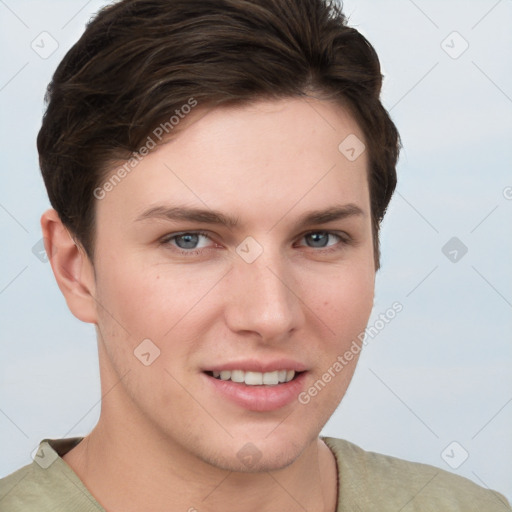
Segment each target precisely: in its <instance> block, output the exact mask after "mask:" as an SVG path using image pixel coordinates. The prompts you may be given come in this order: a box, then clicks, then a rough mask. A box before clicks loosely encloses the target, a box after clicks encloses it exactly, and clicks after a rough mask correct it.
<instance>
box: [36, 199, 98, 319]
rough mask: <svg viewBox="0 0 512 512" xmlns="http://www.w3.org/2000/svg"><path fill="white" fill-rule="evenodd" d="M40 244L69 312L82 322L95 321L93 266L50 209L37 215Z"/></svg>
mask: <svg viewBox="0 0 512 512" xmlns="http://www.w3.org/2000/svg"><path fill="white" fill-rule="evenodd" d="M41 227H42V230H43V239H44V247H45V250H46V254H47V256H48V259H49V261H50V264H51V266H52V270H53V274H54V275H55V279H56V280H57V284H58V285H59V288H60V291H61V292H62V294H63V295H64V298H65V299H66V302H67V305H68V307H69V309H70V310H71V313H73V315H75V316H76V317H77V318H78V319H79V320H82V322H88V323H93V324H95V323H96V322H97V314H96V301H95V299H94V297H95V279H94V267H93V265H92V262H91V261H90V260H89V258H88V256H87V254H86V252H85V250H84V249H83V247H82V246H80V245H79V244H78V243H75V241H74V240H73V238H72V237H71V235H70V234H69V231H68V230H67V229H66V227H65V226H64V224H62V221H61V220H60V217H59V214H58V213H57V212H56V211H55V210H53V209H50V210H48V211H46V212H45V213H43V215H42V217H41Z"/></svg>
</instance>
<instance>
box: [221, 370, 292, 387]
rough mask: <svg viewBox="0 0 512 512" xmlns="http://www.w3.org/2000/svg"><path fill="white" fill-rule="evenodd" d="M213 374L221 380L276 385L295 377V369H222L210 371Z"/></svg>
mask: <svg viewBox="0 0 512 512" xmlns="http://www.w3.org/2000/svg"><path fill="white" fill-rule="evenodd" d="M212 373H213V376H214V377H215V378H216V379H218V378H220V379H221V380H232V381H233V382H238V383H242V382H244V383H245V384H246V385H247V386H261V385H265V386H276V385H277V384H280V383H283V382H290V381H291V380H292V379H293V378H294V377H295V370H276V371H273V372H265V373H261V372H245V371H244V370H232V371H230V370H222V371H220V372H219V371H215V372H212Z"/></svg>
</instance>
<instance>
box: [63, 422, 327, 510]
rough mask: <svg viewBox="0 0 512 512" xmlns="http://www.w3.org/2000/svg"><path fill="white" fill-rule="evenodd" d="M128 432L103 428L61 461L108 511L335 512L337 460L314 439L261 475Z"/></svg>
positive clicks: (102, 424)
mask: <svg viewBox="0 0 512 512" xmlns="http://www.w3.org/2000/svg"><path fill="white" fill-rule="evenodd" d="M132 433H133V429H129V430H128V431H127V430H124V432H123V433H119V429H116V433H115V435H111V433H110V429H109V426H108V425H107V424H106V422H105V421H103V420H100V421H99V422H98V425H97V426H96V427H95V429H94V430H93V431H92V432H91V433H90V434H89V435H88V436H87V437H85V438H84V440H83V441H82V442H81V443H80V444H78V446H76V447H75V448H74V449H73V450H71V451H70V452H68V454H66V455H65V456H64V460H65V462H66V463H67V464H68V465H69V466H71V468H72V469H73V470H74V471H75V473H76V474H77V475H78V477H79V478H80V479H81V480H82V482H83V483H84V484H85V486H86V487H87V488H88V489H89V491H90V492H91V494H92V495H93V496H94V497H95V499H96V500H97V501H98V503H100V505H102V506H103V508H104V509H105V510H107V511H114V510H125V511H126V512H129V511H132V510H133V511H140V510H144V509H146V510H148V509H150V510H152V511H155V512H159V511H162V512H163V511H168V510H169V508H170V505H172V506H171V508H172V510H183V511H189V512H196V511H197V512H202V511H203V510H229V509H230V507H231V506H232V504H233V503H236V504H237V510H240V511H244V512H252V511H258V512H266V511H270V510H287V511H301V512H302V511H304V510H308V511H318V512H320V511H322V512H334V511H335V510H336V502H337V484H336V482H337V469H336V462H335V459H334V455H333V454H332V453H331V451H330V449H329V448H328V447H327V446H326V445H325V444H324V443H323V441H321V440H320V439H315V440H314V441H313V442H312V443H311V444H310V445H309V446H308V447H306V449H305V450H304V451H303V453H302V454H301V455H300V457H299V458H298V459H296V460H295V461H294V462H293V463H292V464H290V465H289V466H288V467H286V468H283V469H280V470H276V471H268V472H261V473H236V472H230V471H225V470H222V469H219V468H217V467H215V466H212V465H210V464H208V463H205V462H203V461H201V460H198V459H197V458H195V457H194V456H191V455H190V454H187V453H183V452H182V450H180V449H179V447H176V446H173V445H172V443H170V442H168V441H164V440H162V439H154V440H153V441H149V440H148V438H147V437H144V436H142V437H133V436H132Z"/></svg>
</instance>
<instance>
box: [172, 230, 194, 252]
mask: <svg viewBox="0 0 512 512" xmlns="http://www.w3.org/2000/svg"><path fill="white" fill-rule="evenodd" d="M198 241H199V235H195V234H193V233H187V234H185V235H180V236H177V237H176V245H177V246H178V247H179V248H180V249H195V246H196V245H197V243H198ZM181 242H183V244H182V243H181Z"/></svg>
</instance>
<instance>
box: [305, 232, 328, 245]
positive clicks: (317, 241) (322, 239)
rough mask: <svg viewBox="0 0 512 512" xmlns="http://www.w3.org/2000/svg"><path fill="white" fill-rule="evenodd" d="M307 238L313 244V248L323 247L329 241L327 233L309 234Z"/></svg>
mask: <svg viewBox="0 0 512 512" xmlns="http://www.w3.org/2000/svg"><path fill="white" fill-rule="evenodd" d="M308 238H309V240H310V241H312V242H313V247H325V246H326V245H327V242H328V240H329V233H311V234H310V235H308Z"/></svg>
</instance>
